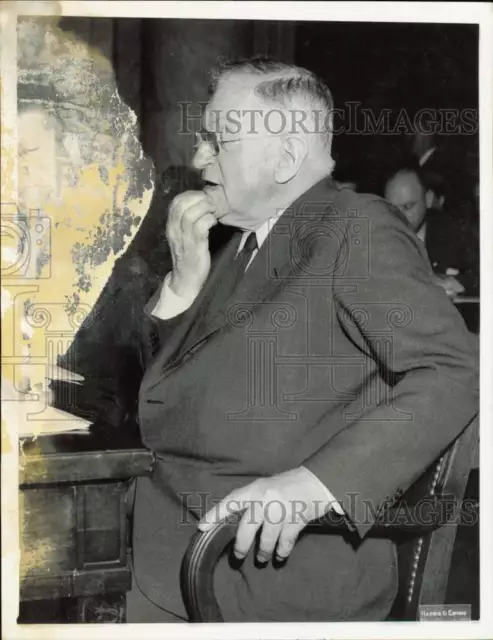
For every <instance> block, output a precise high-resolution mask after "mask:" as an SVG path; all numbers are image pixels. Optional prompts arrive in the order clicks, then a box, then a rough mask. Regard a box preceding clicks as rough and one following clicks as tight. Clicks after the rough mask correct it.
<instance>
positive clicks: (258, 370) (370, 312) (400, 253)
mask: <svg viewBox="0 0 493 640" xmlns="http://www.w3.org/2000/svg"><path fill="white" fill-rule="evenodd" d="M213 88H214V91H213V95H212V99H211V101H210V103H209V105H208V107H207V110H206V112H205V117H204V130H203V132H202V133H201V134H200V135H199V136H198V144H197V150H196V154H195V157H194V165H195V167H196V168H197V169H198V170H200V171H201V172H202V177H203V179H204V181H205V184H206V186H205V187H204V190H203V191H199V192H187V193H183V194H180V195H179V196H177V197H176V198H175V200H174V201H173V203H172V205H171V207H170V211H169V215H168V221H167V237H168V241H169V244H170V248H171V252H172V257H173V268H172V270H171V271H170V272H169V273H168V274H167V275H166V277H165V278H164V281H163V283H162V286H160V287H159V289H158V291H157V292H156V294H155V295H154V297H153V298H152V299H151V300H150V302H149V304H148V305H147V312H148V313H149V314H150V316H151V317H153V318H154V320H155V322H156V325H157V327H158V329H159V332H160V336H161V338H162V341H161V344H162V348H161V351H160V352H159V353H158V354H157V356H156V359H155V361H154V362H153V364H152V366H151V367H150V368H149V370H148V371H147V372H146V375H145V377H144V380H143V382H142V386H141V391H140V398H139V420H140V428H141V432H142V438H143V442H144V443H145V445H146V446H147V447H148V448H149V449H150V450H152V451H153V452H154V453H155V464H154V466H153V470H152V474H151V475H150V477H146V478H139V480H138V483H137V487H136V494H135V504H134V531H133V552H134V584H133V588H132V591H131V593H130V594H129V598H128V621H129V622H136V621H140V622H144V621H180V620H186V612H185V609H184V605H183V602H182V600H181V595H180V588H179V569H180V563H181V559H182V556H183V554H184V552H185V550H186V548H187V545H188V544H189V541H190V539H191V537H192V535H193V534H194V533H195V532H196V531H197V527H199V528H200V529H202V530H206V529H207V528H209V527H211V526H212V525H213V523H214V522H216V521H218V520H220V519H222V518H223V517H224V516H225V515H227V514H229V513H230V512H231V511H235V510H241V509H246V511H245V513H244V515H243V517H242V520H241V523H240V525H239V529H238V533H237V536H236V540H235V543H234V553H233V554H232V556H229V557H228V556H225V557H223V558H222V560H221V561H220V562H219V564H218V567H217V569H216V572H215V589H216V596H217V599H218V602H219V605H220V607H221V609H222V612H223V615H224V618H225V620H226V621H249V622H254V621H328V620H330V621H337V620H339V621H340V620H353V621H354V620H383V619H385V617H386V616H387V614H388V613H389V610H390V608H391V605H392V602H393V599H394V597H395V594H396V588H397V566H396V555H395V549H394V546H393V545H392V543H391V542H389V541H387V540H378V539H372V538H371V537H368V536H367V533H368V531H369V530H370V528H371V525H372V517H371V516H372V514H374V513H375V511H376V510H377V509H378V508H379V507H380V506H381V505H383V504H385V503H386V502H387V500H388V499H389V498H392V497H393V496H395V495H396V494H400V493H401V492H403V491H405V490H406V489H407V487H408V486H410V484H411V483H412V482H413V481H415V480H416V479H417V478H418V477H419V476H420V475H421V474H422V472H423V471H424V470H425V469H426V467H428V466H429V465H430V464H431V463H432V462H433V460H434V459H435V458H437V456H439V454H440V453H441V452H443V450H444V449H445V448H446V447H447V446H448V445H449V444H450V443H451V441H452V440H453V439H454V438H455V437H457V436H458V435H459V434H460V433H461V431H462V430H463V429H464V428H465V426H466V425H467V424H468V422H469V421H470V420H471V419H472V418H473V416H474V415H475V413H476V411H477V375H476V360H475V355H474V352H473V350H474V346H473V345H472V344H471V342H470V340H469V335H468V332H467V330H466V328H465V326H464V324H463V322H462V320H461V318H460V316H459V314H458V313H457V311H456V310H455V309H454V307H453V306H452V305H451V303H450V302H449V300H448V299H447V296H446V295H445V294H443V295H441V296H437V292H436V287H435V286H434V285H433V284H432V282H431V280H430V276H429V269H428V264H427V261H426V255H425V251H424V248H423V246H422V244H421V243H420V241H419V240H418V239H417V237H416V235H415V234H414V232H413V230H412V229H411V228H410V227H409V226H408V225H407V224H406V223H405V221H403V220H401V218H400V217H398V216H396V215H395V214H394V212H393V210H392V209H391V208H390V207H389V206H388V205H387V204H386V203H385V201H383V200H382V199H380V198H378V197H375V196H360V195H357V194H356V193H354V192H353V191H351V190H349V189H345V188H339V187H337V186H336V185H335V183H334V182H333V181H332V179H331V178H330V174H331V172H332V169H333V164H334V163H333V161H332V159H331V142H332V139H331V131H330V128H331V127H330V124H331V110H332V108H333V105H332V99H331V95H330V92H329V90H328V88H327V87H326V86H325V85H324V84H323V83H322V82H321V81H320V80H319V79H318V78H316V77H315V76H314V75H313V74H312V73H310V72H308V71H306V70H304V69H301V68H298V67H294V66H289V65H285V64H278V63H274V62H267V61H259V60H251V61H246V62H242V63H238V64H236V65H235V64H232V65H229V66H225V67H223V68H222V69H221V70H220V72H219V74H218V75H217V76H216V78H215V83H214V87H213ZM216 224H222V225H229V226H231V227H233V228H234V233H233V236H232V238H231V241H230V242H228V243H227V244H226V246H225V247H224V249H223V250H222V251H221V252H220V253H218V254H217V255H216V256H215V257H214V260H213V261H211V257H210V253H209V246H208V233H209V230H210V229H211V228H212V227H213V226H214V225H216ZM211 262H212V263H211ZM327 509H335V510H336V511H337V512H339V513H340V514H341V515H343V516H344V517H345V519H346V522H347V534H346V535H342V536H323V535H303V528H304V527H305V525H306V524H307V523H308V522H310V521H311V520H313V519H316V518H318V517H320V516H321V515H322V514H323V513H324V512H325V511H326V510H327Z"/></svg>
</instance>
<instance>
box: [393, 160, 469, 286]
mask: <svg viewBox="0 0 493 640" xmlns="http://www.w3.org/2000/svg"><path fill="white" fill-rule="evenodd" d="M427 177H428V176H427V173H426V171H424V170H423V169H421V168H420V167H419V166H418V165H417V164H416V165H412V164H408V165H407V166H404V167H402V168H400V169H399V170H398V171H397V172H396V173H395V174H394V175H393V176H391V177H390V178H389V180H388V181H387V183H386V185H385V198H386V200H388V201H389V202H391V203H392V204H393V205H394V206H396V207H397V208H398V209H399V211H400V212H401V213H402V214H403V215H404V216H405V218H406V219H407V220H408V221H409V223H410V225H411V226H412V228H413V229H414V231H415V232H416V234H417V235H418V237H419V238H420V239H421V241H422V242H423V243H424V244H425V246H426V251H427V253H428V257H429V260H430V263H431V266H432V268H433V271H434V276H433V279H434V282H435V283H436V284H437V285H439V286H441V287H442V288H443V289H444V290H445V291H446V293H447V295H448V296H450V297H451V298H455V297H456V296H457V295H460V294H462V293H466V294H468V295H477V294H478V282H477V275H476V274H477V270H478V264H479V237H478V236H477V234H475V233H474V228H473V222H474V221H473V220H471V219H470V212H469V210H467V211H464V210H463V208H461V207H460V203H459V202H457V203H454V202H451V201H450V200H449V199H445V197H444V196H443V194H441V193H440V192H437V191H436V190H435V189H434V186H435V185H433V183H432V184H431V185H430V184H429V183H428V180H427ZM454 204H455V205H456V206H455V207H454Z"/></svg>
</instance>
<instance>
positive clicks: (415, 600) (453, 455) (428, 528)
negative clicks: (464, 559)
mask: <svg viewBox="0 0 493 640" xmlns="http://www.w3.org/2000/svg"><path fill="white" fill-rule="evenodd" d="M477 443H478V418H477V417H476V418H475V419H474V420H473V421H472V422H471V423H470V424H469V425H468V427H467V428H466V429H465V430H464V431H463V433H462V434H461V436H460V437H459V438H457V439H456V440H455V442H454V443H453V444H452V445H451V447H450V448H449V449H448V450H447V451H446V453H445V454H444V455H443V456H442V457H441V458H440V459H439V460H438V461H437V462H436V463H435V464H433V465H432V466H431V467H430V468H429V469H428V470H427V472H426V473H425V474H424V475H423V476H422V477H421V478H420V479H419V480H418V481H417V482H416V483H415V484H414V485H413V486H412V487H411V488H410V489H409V490H408V491H407V492H406V493H405V495H404V496H403V497H402V498H401V499H399V501H398V502H396V504H394V505H393V506H391V507H389V508H387V509H386V510H385V511H384V512H383V513H382V514H381V516H380V517H379V518H378V519H377V522H376V523H375V524H374V525H373V527H372V528H371V529H370V532H369V533H368V534H367V535H371V536H376V537H382V536H383V537H386V538H392V539H393V540H394V541H395V543H396V545H397V550H398V551H397V553H398V564H399V589H398V594H397V597H396V599H395V602H394V605H393V608H392V611H391V613H390V615H389V618H388V619H389V620H416V619H418V616H419V605H421V604H428V605H429V604H444V603H445V592H446V589H447V580H448V575H449V569H450V562H451V557H452V550H453V546H454V540H455V535H456V532H457V525H458V523H459V519H460V512H461V505H462V501H463V498H464V492H465V488H466V484H467V480H468V477H469V472H470V469H471V461H472V459H473V456H474V452H475V449H476V446H477ZM238 520H239V519H238V517H237V515H236V514H232V516H230V517H229V518H228V519H227V520H225V521H224V522H222V523H219V524H218V525H216V526H215V527H214V528H213V529H211V530H210V531H208V532H206V533H201V532H198V533H197V534H195V536H194V537H193V539H192V541H191V543H190V545H189V547H188V550H187V552H186V554H185V556H184V559H183V563H182V572H181V588H182V595H183V600H184V602H185V606H186V609H187V612H188V616H189V620H190V622H223V621H224V620H223V618H222V615H221V611H220V610H219V606H218V604H217V601H216V599H215V595H214V589H213V573H214V568H215V565H216V563H217V561H218V559H219V557H220V556H221V555H222V553H223V552H224V551H225V549H226V547H227V546H228V545H229V544H230V542H231V541H232V540H233V539H234V537H235V534H236V529H237V524H238ZM314 526H316V527H317V530H318V531H319V532H320V527H323V529H324V531H325V532H326V533H327V534H330V533H332V534H334V533H336V534H337V532H340V531H343V530H344V529H345V528H346V526H347V525H346V524H345V522H344V520H343V518H341V517H339V516H337V515H335V514H334V512H332V511H331V512H329V514H327V515H326V516H324V518H323V519H321V520H320V521H317V522H316V523H312V524H310V525H309V527H310V528H311V527H314ZM293 553H296V548H295V550H294V551H293Z"/></svg>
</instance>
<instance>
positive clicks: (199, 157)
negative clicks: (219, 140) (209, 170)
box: [192, 143, 215, 171]
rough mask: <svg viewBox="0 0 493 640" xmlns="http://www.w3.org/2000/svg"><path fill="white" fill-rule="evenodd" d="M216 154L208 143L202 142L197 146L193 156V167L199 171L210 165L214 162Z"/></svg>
mask: <svg viewBox="0 0 493 640" xmlns="http://www.w3.org/2000/svg"><path fill="white" fill-rule="evenodd" d="M214 158H215V156H214V154H213V153H212V150H211V148H210V146H209V145H208V144H205V143H203V144H201V145H199V146H198V147H197V150H196V151H195V153H194V155H193V158H192V167H193V168H194V169H197V170H198V171H202V170H203V169H205V168H206V167H207V166H208V165H210V164H212V163H213V162H214Z"/></svg>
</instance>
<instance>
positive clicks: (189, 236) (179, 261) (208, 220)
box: [166, 191, 217, 298]
mask: <svg viewBox="0 0 493 640" xmlns="http://www.w3.org/2000/svg"><path fill="white" fill-rule="evenodd" d="M213 212H214V205H213V203H212V201H211V200H210V199H209V198H208V197H207V195H206V194H205V193H204V192H203V191H185V192H184V193H180V194H179V195H177V196H176V197H175V198H174V199H173V201H172V202H171V205H170V209H169V215H168V223H167V227H166V235H167V238H168V242H169V246H170V249H171V256H172V259H173V271H172V274H171V279H170V282H169V286H170V288H171V290H172V291H173V293H175V294H176V295H177V296H181V297H184V298H186V297H194V296H196V295H197V294H198V293H199V291H200V289H201V288H202V286H203V284H204V282H205V281H206V279H207V276H208V275H209V271H210V268H211V255H210V252H209V231H210V229H211V228H212V227H213V226H214V225H215V224H217V218H216V217H215V216H214V215H213Z"/></svg>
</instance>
